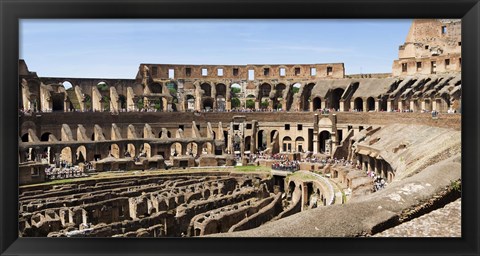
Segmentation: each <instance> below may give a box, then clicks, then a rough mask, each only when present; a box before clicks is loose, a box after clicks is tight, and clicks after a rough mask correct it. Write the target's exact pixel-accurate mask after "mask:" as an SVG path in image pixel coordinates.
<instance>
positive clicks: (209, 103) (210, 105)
mask: <svg viewBox="0 0 480 256" xmlns="http://www.w3.org/2000/svg"><path fill="white" fill-rule="evenodd" d="M203 109H205V110H211V109H213V99H212V98H206V99H204V100H203Z"/></svg>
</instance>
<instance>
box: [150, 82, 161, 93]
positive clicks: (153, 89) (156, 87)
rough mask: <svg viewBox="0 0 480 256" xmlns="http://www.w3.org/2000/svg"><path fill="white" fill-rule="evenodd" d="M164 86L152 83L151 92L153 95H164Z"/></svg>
mask: <svg viewBox="0 0 480 256" xmlns="http://www.w3.org/2000/svg"><path fill="white" fill-rule="evenodd" d="M162 87H163V86H162V85H161V84H160V83H151V84H150V85H149V88H150V92H151V93H162V92H163V88H162Z"/></svg>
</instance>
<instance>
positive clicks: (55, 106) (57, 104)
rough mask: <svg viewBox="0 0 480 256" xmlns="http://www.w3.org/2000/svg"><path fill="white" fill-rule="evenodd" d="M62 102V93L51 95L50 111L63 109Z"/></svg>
mask: <svg viewBox="0 0 480 256" xmlns="http://www.w3.org/2000/svg"><path fill="white" fill-rule="evenodd" d="M64 104H65V102H64V95H63V93H58V94H53V95H52V111H63V110H64V109H63V107H64Z"/></svg>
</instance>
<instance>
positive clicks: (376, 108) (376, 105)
mask: <svg viewBox="0 0 480 256" xmlns="http://www.w3.org/2000/svg"><path fill="white" fill-rule="evenodd" d="M375 111H380V101H378V100H375Z"/></svg>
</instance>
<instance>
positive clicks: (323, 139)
mask: <svg viewBox="0 0 480 256" xmlns="http://www.w3.org/2000/svg"><path fill="white" fill-rule="evenodd" d="M330 139H331V134H330V132H328V131H322V132H321V133H320V134H319V135H318V141H319V143H320V148H319V151H320V153H324V154H328V153H329V152H330V144H329V143H330Z"/></svg>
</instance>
